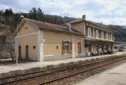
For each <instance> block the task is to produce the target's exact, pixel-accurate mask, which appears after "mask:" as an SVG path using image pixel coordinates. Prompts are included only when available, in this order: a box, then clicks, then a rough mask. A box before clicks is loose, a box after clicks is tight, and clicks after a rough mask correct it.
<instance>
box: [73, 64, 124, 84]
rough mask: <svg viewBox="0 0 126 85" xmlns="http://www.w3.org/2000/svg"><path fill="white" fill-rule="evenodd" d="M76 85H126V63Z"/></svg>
mask: <svg viewBox="0 0 126 85" xmlns="http://www.w3.org/2000/svg"><path fill="white" fill-rule="evenodd" d="M74 85H126V62H125V63H123V64H121V65H119V66H117V67H114V68H113V69H109V70H106V71H104V72H101V73H99V74H97V75H94V76H91V77H89V78H87V79H85V80H83V81H80V82H78V83H76V84H74Z"/></svg>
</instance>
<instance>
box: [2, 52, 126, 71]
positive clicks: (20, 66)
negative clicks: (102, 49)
mask: <svg viewBox="0 0 126 85" xmlns="http://www.w3.org/2000/svg"><path fill="white" fill-rule="evenodd" d="M121 54H126V53H124V52H117V53H114V54H110V55H100V56H90V57H83V58H82V57H81V58H70V59H65V60H57V61H44V62H27V63H19V64H18V65H16V64H14V63H13V64H0V73H7V72H10V71H15V70H24V69H31V68H35V67H45V66H48V65H58V64H61V63H70V62H77V61H84V60H89V59H94V58H101V57H108V56H113V55H121Z"/></svg>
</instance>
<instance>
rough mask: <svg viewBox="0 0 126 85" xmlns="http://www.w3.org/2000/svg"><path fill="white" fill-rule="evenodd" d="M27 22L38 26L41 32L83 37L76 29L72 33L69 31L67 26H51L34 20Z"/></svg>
mask: <svg viewBox="0 0 126 85" xmlns="http://www.w3.org/2000/svg"><path fill="white" fill-rule="evenodd" d="M26 19H27V18H26ZM27 20H28V21H30V22H31V23H33V24H35V25H37V26H38V27H39V28H40V30H43V29H44V30H50V31H59V32H66V33H72V34H78V35H83V34H82V33H80V32H77V31H76V30H74V29H71V31H68V30H67V27H66V26H62V25H56V24H51V23H47V22H41V21H37V20H33V19H27Z"/></svg>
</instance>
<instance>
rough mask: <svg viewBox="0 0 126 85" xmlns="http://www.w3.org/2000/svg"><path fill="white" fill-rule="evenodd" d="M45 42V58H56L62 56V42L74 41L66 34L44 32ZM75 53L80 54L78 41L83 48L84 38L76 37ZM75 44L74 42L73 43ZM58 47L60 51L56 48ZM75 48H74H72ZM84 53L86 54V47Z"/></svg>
mask: <svg viewBox="0 0 126 85" xmlns="http://www.w3.org/2000/svg"><path fill="white" fill-rule="evenodd" d="M43 39H44V40H45V42H44V48H43V50H44V56H45V57H46V56H54V55H62V41H64V40H68V41H72V35H71V34H66V33H57V32H49V31H44V32H43ZM74 40H75V41H74V47H75V49H74V51H75V53H76V54H77V53H78V47H77V41H81V43H82V46H83V40H84V37H83V36H77V35H74ZM72 43H73V42H72ZM57 46H58V49H57V48H56V47H57ZM72 48H73V47H72ZM81 50H82V52H84V47H82V48H81ZM70 56H72V55H70Z"/></svg>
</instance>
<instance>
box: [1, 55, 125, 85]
mask: <svg viewBox="0 0 126 85" xmlns="http://www.w3.org/2000/svg"><path fill="white" fill-rule="evenodd" d="M125 61H126V57H125V55H122V56H115V57H112V56H111V57H105V58H100V59H94V60H88V61H80V62H79V63H70V64H69V65H67V66H61V67H60V68H59V67H57V68H53V69H52V68H51V69H50V70H45V71H36V72H31V73H26V74H25V73H24V74H21V75H14V76H10V77H7V78H0V84H2V85H72V84H74V83H75V82H78V81H80V80H82V79H85V78H87V77H89V76H91V75H94V74H96V73H98V72H101V71H104V70H106V69H108V68H111V67H113V66H116V65H119V64H121V63H123V62H125Z"/></svg>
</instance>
